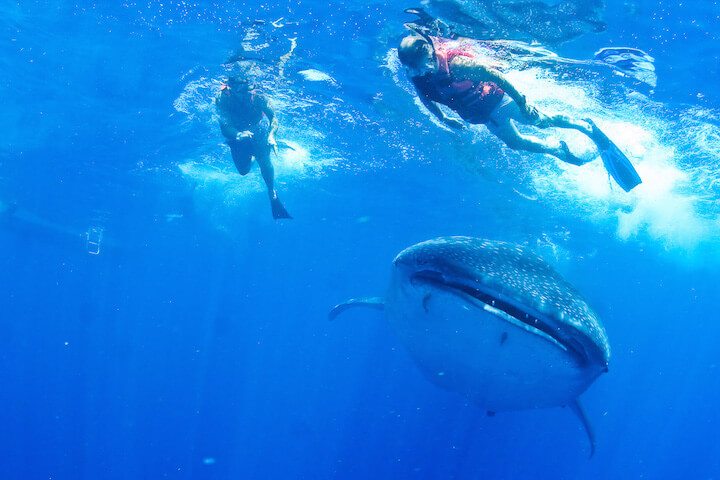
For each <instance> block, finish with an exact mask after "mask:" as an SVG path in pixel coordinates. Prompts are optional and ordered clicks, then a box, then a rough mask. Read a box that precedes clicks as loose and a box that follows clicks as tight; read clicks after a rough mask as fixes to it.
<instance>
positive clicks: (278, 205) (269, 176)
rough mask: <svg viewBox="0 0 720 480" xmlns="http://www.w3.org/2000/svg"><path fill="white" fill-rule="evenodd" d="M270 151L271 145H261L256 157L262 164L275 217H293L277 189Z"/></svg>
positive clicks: (261, 168) (261, 167) (262, 171)
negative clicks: (286, 208)
mask: <svg viewBox="0 0 720 480" xmlns="http://www.w3.org/2000/svg"><path fill="white" fill-rule="evenodd" d="M270 152H271V148H270V146H269V145H266V146H263V147H260V148H258V151H257V152H256V154H255V159H256V160H257V163H258V165H259V166H260V172H261V173H262V177H263V180H265V185H266V186H267V191H268V196H269V197H270V206H271V207H272V214H273V218H292V217H291V216H290V214H289V213H288V211H287V210H285V207H284V206H283V204H282V202H281V201H280V199H279V198H278V195H277V192H276V191H275V167H273V164H272V161H271V160H270Z"/></svg>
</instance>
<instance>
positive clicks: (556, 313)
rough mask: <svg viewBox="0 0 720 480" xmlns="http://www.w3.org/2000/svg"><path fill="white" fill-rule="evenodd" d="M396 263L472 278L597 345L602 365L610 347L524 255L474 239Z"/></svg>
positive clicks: (545, 271) (567, 289) (591, 320)
mask: <svg viewBox="0 0 720 480" xmlns="http://www.w3.org/2000/svg"><path fill="white" fill-rule="evenodd" d="M395 262H396V263H397V262H407V263H413V264H415V265H418V266H422V265H423V264H427V265H432V266H433V268H438V267H440V268H441V269H443V270H444V271H445V273H448V274H450V275H454V276H456V275H457V274H458V272H464V273H465V274H467V275H469V276H472V277H475V278H476V280H477V281H478V282H479V283H480V284H482V285H483V286H484V287H485V288H487V289H488V290H492V291H493V292H494V293H496V294H497V295H499V296H503V297H506V298H507V299H509V300H513V303H516V304H519V305H524V306H526V307H529V308H532V309H534V310H535V311H537V312H538V313H540V314H543V315H545V316H547V317H551V318H555V319H557V320H559V321H561V322H565V323H567V324H569V325H571V326H572V327H574V328H575V329H577V330H578V331H579V332H581V333H582V334H584V335H586V336H587V337H588V338H590V339H592V340H593V342H594V343H595V344H596V346H597V348H598V350H599V352H598V353H599V354H600V355H601V356H602V359H603V360H604V362H605V364H607V363H608V361H609V359H610V345H609V344H608V339H607V335H606V333H605V330H604V329H603V327H602V325H601V324H600V321H599V319H598V317H597V315H596V314H595V312H593V311H592V310H591V309H590V307H589V306H588V304H587V303H586V302H585V301H584V300H583V299H582V297H581V296H580V294H579V293H578V292H577V290H575V288H574V287H573V286H572V285H570V284H569V283H568V282H567V281H565V280H564V279H563V278H562V277H560V275H559V274H558V273H557V272H555V270H553V269H552V268H551V267H550V265H548V264H547V263H546V262H545V261H543V260H542V259H541V258H540V257H538V256H537V255H535V254H534V253H533V252H531V251H530V250H529V249H527V248H525V247H522V246H520V245H515V244H512V243H507V242H500V241H491V240H484V239H480V238H474V237H444V238H437V239H434V240H428V241H426V242H422V243H419V244H417V245H413V246H412V247H409V248H407V249H406V250H403V251H402V252H401V253H400V254H399V255H398V256H397V257H396V259H395Z"/></svg>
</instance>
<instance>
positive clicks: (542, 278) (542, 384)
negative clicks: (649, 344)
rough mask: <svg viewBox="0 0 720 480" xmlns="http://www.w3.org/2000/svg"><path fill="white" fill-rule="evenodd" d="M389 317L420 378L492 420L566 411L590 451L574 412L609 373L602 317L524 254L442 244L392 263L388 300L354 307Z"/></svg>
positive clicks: (502, 246)
mask: <svg viewBox="0 0 720 480" xmlns="http://www.w3.org/2000/svg"><path fill="white" fill-rule="evenodd" d="M356 306H366V307H373V308H376V309H384V311H385V315H386V317H387V320H388V322H389V323H390V324H391V325H392V326H393V327H394V329H395V331H396V332H397V334H398V336H399V337H400V339H401V341H402V343H403V344H404V346H405V347H406V348H407V351H408V353H409V354H410V356H411V357H412V358H413V359H414V360H415V363H416V364H417V366H418V367H419V369H420V371H421V372H422V373H423V374H424V375H425V377H426V378H427V379H428V380H429V381H430V382H432V383H434V384H435V385H438V386H440V387H442V388H444V389H447V390H449V391H453V392H456V393H459V394H461V395H463V396H465V397H466V398H468V399H470V400H471V401H472V402H473V403H475V404H476V405H478V406H480V407H482V408H485V409H487V410H488V412H493V413H494V412H499V411H509V410H522V409H533V408H545V407H556V406H570V407H571V408H572V409H573V411H574V412H575V413H577V415H578V416H579V417H580V419H581V420H582V422H583V425H584V427H585V429H586V432H587V434H588V437H589V439H590V443H591V447H592V449H591V451H594V445H595V441H594V435H593V433H592V429H591V428H590V423H589V422H588V420H587V417H586V416H585V414H584V412H583V411H582V408H581V406H580V404H579V402H578V397H579V395H581V394H582V393H583V392H584V391H585V390H586V389H587V388H588V387H589V386H590V385H591V384H592V383H593V382H594V381H595V380H596V379H597V378H598V377H599V376H600V375H602V374H603V373H604V372H606V371H607V366H608V361H609V359H610V347H609V345H608V340H607V336H606V335H605V330H604V329H603V327H602V325H601V323H600V321H599V319H598V317H597V315H596V314H595V313H594V312H593V311H592V310H591V309H590V307H589V306H588V305H587V303H586V302H585V300H583V298H582V297H581V296H580V294H579V293H578V292H577V291H576V290H575V289H574V288H573V287H572V286H571V285H570V284H569V283H568V282H566V281H565V280H564V279H563V278H562V277H561V276H560V275H559V274H558V273H557V272H555V271H554V270H553V269H552V268H551V267H550V265H548V264H547V263H545V262H544V261H543V260H542V259H541V258H540V257H538V256H537V255H535V254H534V253H532V252H531V251H530V250H528V249H527V248H524V247H521V246H519V245H514V244H511V243H506V242H498V241H491V240H483V239H479V238H471V237H444V238H437V239H434V240H429V241H427V242H422V243H419V244H417V245H414V246H412V247H409V248H407V249H405V250H403V251H402V252H400V254H399V255H398V256H397V257H396V258H395V260H394V262H393V269H392V276H391V280H390V286H389V288H388V292H387V296H386V298H385V299H384V300H383V299H381V298H377V297H371V298H362V299H353V300H350V301H348V302H345V303H343V304H340V305H337V306H336V307H335V308H334V309H333V310H332V311H331V312H330V317H331V318H335V317H336V316H337V315H339V314H341V313H342V312H344V311H346V310H347V309H349V308H353V307H356Z"/></svg>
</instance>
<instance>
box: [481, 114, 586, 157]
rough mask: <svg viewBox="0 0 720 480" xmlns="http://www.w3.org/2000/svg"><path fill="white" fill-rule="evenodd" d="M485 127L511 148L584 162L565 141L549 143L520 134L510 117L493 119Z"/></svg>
mask: <svg viewBox="0 0 720 480" xmlns="http://www.w3.org/2000/svg"><path fill="white" fill-rule="evenodd" d="M487 127H488V130H490V132H491V133H493V134H494V135H495V136H496V137H498V138H499V139H500V140H502V141H503V142H505V145H507V146H508V147H510V148H512V149H513V150H524V151H526V152H533V153H544V154H546V155H552V156H553V157H556V158H558V159H560V160H562V161H563V162H568V163H571V164H573V165H583V164H584V163H586V161H585V160H583V159H582V158H579V157H576V156H575V155H573V154H572V153H570V149H569V148H568V146H567V144H566V143H565V142H562V141H560V142H553V143H550V142H548V141H546V140H542V139H540V138H536V137H531V136H529V135H523V134H521V133H520V132H519V131H518V129H517V128H516V127H515V125H514V124H513V123H512V121H511V120H510V118H503V119H496V120H493V121H491V122H489V123H488V124H487Z"/></svg>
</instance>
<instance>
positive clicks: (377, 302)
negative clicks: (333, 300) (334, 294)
mask: <svg viewBox="0 0 720 480" xmlns="http://www.w3.org/2000/svg"><path fill="white" fill-rule="evenodd" d="M354 307H366V308H372V309H375V310H383V309H385V299H384V298H382V297H362V298H351V299H350V300H348V301H347V302H344V303H341V304H339V305H335V307H333V309H332V310H330V313H329V314H328V318H329V319H330V320H335V318H336V317H337V316H338V315H340V314H341V313H343V312H345V311H347V310H349V309H351V308H354Z"/></svg>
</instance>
